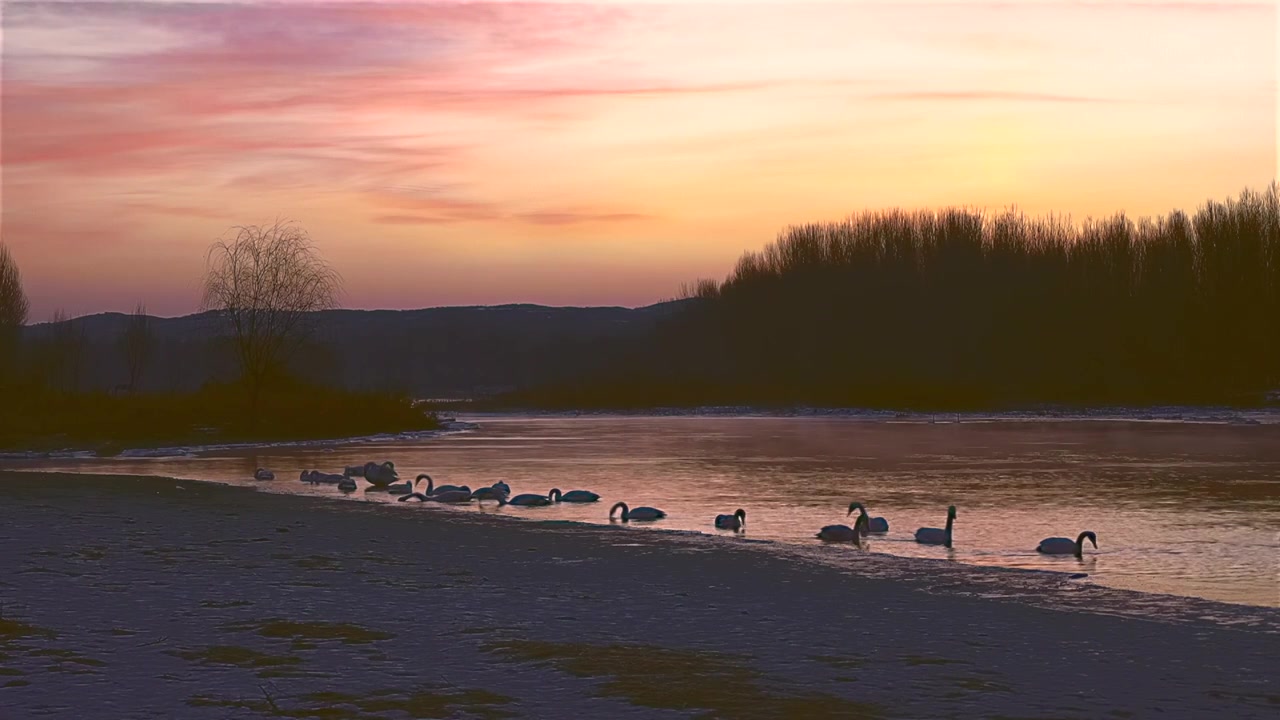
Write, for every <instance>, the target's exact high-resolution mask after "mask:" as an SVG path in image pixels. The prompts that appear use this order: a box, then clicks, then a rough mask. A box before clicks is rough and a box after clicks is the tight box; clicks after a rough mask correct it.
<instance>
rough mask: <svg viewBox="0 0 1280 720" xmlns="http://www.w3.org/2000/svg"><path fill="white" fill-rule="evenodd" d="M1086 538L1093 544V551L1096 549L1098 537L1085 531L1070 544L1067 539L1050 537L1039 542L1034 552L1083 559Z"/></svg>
mask: <svg viewBox="0 0 1280 720" xmlns="http://www.w3.org/2000/svg"><path fill="white" fill-rule="evenodd" d="M1085 538H1088V540H1089V542H1091V543H1093V549H1094V550H1097V549H1098V536H1097V535H1094V534H1093V531H1092V530H1085V531H1084V532H1082V533H1080V537H1078V538H1076V541H1075V542H1071V540H1070V539H1069V538H1064V537H1051V538H1045V539H1043V540H1041V541H1040V545H1039V546H1038V547H1036V552H1038V553H1044V554H1045V555H1075V556H1076V557H1084V541H1085Z"/></svg>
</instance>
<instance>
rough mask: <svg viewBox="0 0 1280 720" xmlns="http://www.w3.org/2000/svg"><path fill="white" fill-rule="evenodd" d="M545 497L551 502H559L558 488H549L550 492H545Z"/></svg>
mask: <svg viewBox="0 0 1280 720" xmlns="http://www.w3.org/2000/svg"><path fill="white" fill-rule="evenodd" d="M547 499H548V500H550V501H551V502H560V488H551V492H549V493H547Z"/></svg>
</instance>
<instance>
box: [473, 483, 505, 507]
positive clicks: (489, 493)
mask: <svg viewBox="0 0 1280 720" xmlns="http://www.w3.org/2000/svg"><path fill="white" fill-rule="evenodd" d="M471 497H473V498H475V499H476V500H479V501H480V502H484V501H485V500H497V501H498V504H499V505H501V504H502V503H503V502H504V501H505V500H506V499H507V493H505V492H503V490H502V489H501V488H496V487H482V488H476V490H475V492H473V493H471Z"/></svg>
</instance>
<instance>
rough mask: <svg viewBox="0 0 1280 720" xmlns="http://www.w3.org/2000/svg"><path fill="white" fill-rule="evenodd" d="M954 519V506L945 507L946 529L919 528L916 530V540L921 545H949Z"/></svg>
mask: <svg viewBox="0 0 1280 720" xmlns="http://www.w3.org/2000/svg"><path fill="white" fill-rule="evenodd" d="M955 520H956V506H955V505H951V506H950V507H948V508H947V529H946V530H939V529H938V528H920V529H919V530H916V542H918V543H920V544H921V545H945V546H947V547H951V525H952V523H954V522H955Z"/></svg>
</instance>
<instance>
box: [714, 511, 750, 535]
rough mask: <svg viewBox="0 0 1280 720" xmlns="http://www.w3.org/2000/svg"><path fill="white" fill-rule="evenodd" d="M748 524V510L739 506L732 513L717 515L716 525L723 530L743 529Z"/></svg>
mask: <svg viewBox="0 0 1280 720" xmlns="http://www.w3.org/2000/svg"><path fill="white" fill-rule="evenodd" d="M746 524H747V511H746V510H743V509H742V508H738V509H737V511H736V512H734V513H733V514H732V515H717V516H716V527H717V528H719V529H721V530H741V529H742V526H743V525H746Z"/></svg>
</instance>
